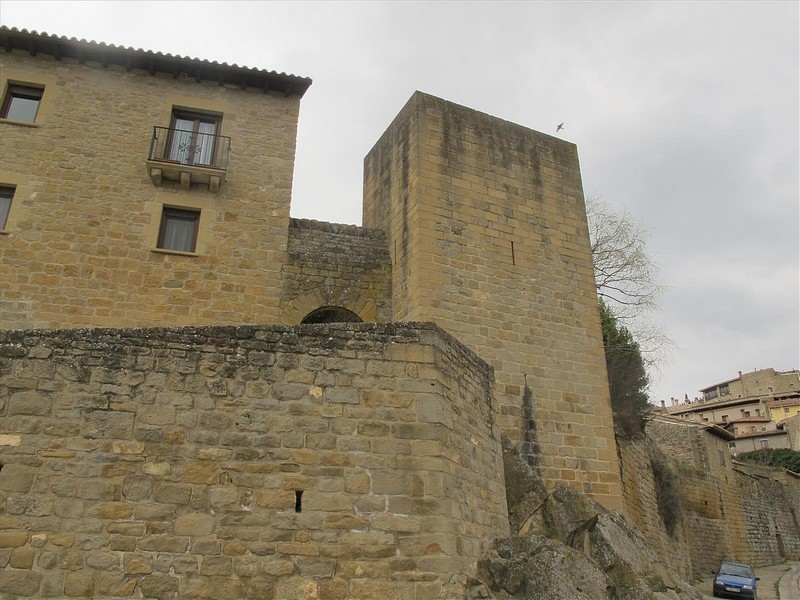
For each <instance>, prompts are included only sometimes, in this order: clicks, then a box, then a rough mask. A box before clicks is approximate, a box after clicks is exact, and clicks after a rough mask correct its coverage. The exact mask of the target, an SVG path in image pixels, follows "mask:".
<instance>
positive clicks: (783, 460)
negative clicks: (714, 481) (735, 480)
mask: <svg viewBox="0 0 800 600" xmlns="http://www.w3.org/2000/svg"><path fill="white" fill-rule="evenodd" d="M736 459H737V460H740V461H741V462H744V463H750V464H754V465H764V466H767V467H776V468H778V469H788V470H789V471H794V472H795V473H800V452H798V451H797V450H789V449H788V448H763V449H761V450H754V451H753V452H743V453H742V454H738V455H737V456H736Z"/></svg>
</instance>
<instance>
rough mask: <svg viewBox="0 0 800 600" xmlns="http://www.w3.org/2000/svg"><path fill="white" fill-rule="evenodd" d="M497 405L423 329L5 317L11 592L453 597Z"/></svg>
mask: <svg viewBox="0 0 800 600" xmlns="http://www.w3.org/2000/svg"><path fill="white" fill-rule="evenodd" d="M492 402H493V372H492V369H491V367H489V366H488V365H487V364H485V363H484V362H483V361H482V360H480V359H479V358H478V357H476V356H475V355H474V354H473V353H472V352H471V351H469V350H467V349H466V348H465V347H464V346H462V345H461V344H460V343H458V342H457V341H455V340H454V339H453V338H452V337H450V336H449V335H448V334H447V333H445V332H444V331H442V330H441V329H439V328H438V327H437V326H435V325H432V324H419V323H412V324H403V325H397V324H359V323H348V324H337V325H304V326H299V327H287V326H271V327H266V326H264V327H261V326H258V327H257V326H240V327H208V328H170V329H114V330H111V329H94V330H36V331H34V330H27V331H4V332H0V416H2V420H0V424H2V434H1V435H0V463H2V465H3V466H2V470H0V528H2V531H1V532H0V541H1V543H0V546H2V547H0V561H2V565H3V570H2V575H1V576H0V593H2V594H4V595H5V596H4V597H9V598H12V597H26V598H45V597H46V598H50V597H96V598H103V597H111V596H113V597H120V596H122V597H146V598H173V597H175V595H176V594H177V595H178V596H179V597H181V598H214V599H216V600H219V599H227V598H230V599H234V598H235V599H241V598H281V599H286V600H296V599H297V598H320V599H323V598H343V597H349V598H363V599H365V600H366V599H369V600H378V599H381V598H386V599H392V600H394V599H403V598H406V599H410V598H415V599H420V598H453V597H460V594H463V590H462V587H461V586H462V585H463V580H464V578H465V574H466V573H469V572H470V571H471V570H472V569H473V568H474V566H475V562H476V561H477V560H478V558H479V557H480V556H481V554H482V553H483V552H484V551H485V550H486V548H487V546H488V544H489V543H490V542H491V541H492V540H493V539H494V538H495V537H498V536H504V535H508V517H507V512H506V501H505V494H504V481H503V467H502V464H503V462H502V452H501V446H500V432H499V428H498V427H497V426H495V424H494V421H493V410H492V406H491V404H492Z"/></svg>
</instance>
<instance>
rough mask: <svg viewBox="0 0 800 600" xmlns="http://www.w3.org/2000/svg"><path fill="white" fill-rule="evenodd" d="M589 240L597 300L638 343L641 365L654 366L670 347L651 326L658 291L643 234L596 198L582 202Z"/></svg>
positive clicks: (655, 268)
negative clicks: (599, 300) (643, 359)
mask: <svg viewBox="0 0 800 600" xmlns="http://www.w3.org/2000/svg"><path fill="white" fill-rule="evenodd" d="M586 216H587V218H588V221H589V241H590V243H591V248H592V259H593V260H594V276H595V282H596V285H597V295H598V297H599V298H600V299H601V300H602V301H603V302H604V303H605V305H606V306H607V307H608V309H609V310H610V311H611V313H612V314H613V315H614V317H615V318H616V319H617V320H618V321H619V323H620V324H621V325H624V327H626V328H627V329H628V330H629V331H630V332H631V334H632V335H633V337H634V338H635V339H636V341H637V342H638V343H639V345H640V347H641V350H642V354H643V356H644V358H645V362H646V363H647V364H648V365H649V366H653V365H655V363H656V362H658V361H659V360H662V359H663V358H665V356H666V349H667V347H668V346H669V345H670V344H671V342H670V340H669V339H668V337H667V336H666V334H665V333H664V332H663V330H662V329H661V328H660V327H659V326H658V325H657V324H655V323H654V321H653V318H652V317H653V316H654V315H653V313H654V312H656V311H657V310H658V304H657V300H658V296H659V295H660V294H661V292H662V291H663V286H662V285H661V284H660V283H659V280H658V265H657V264H656V262H655V261H654V260H653V258H652V256H650V255H649V254H648V252H647V239H648V237H649V234H648V232H647V230H646V229H645V228H644V227H643V226H642V225H641V224H639V223H637V222H635V221H634V220H633V218H632V217H631V216H630V215H629V214H628V213H627V212H622V213H619V212H616V211H614V209H612V208H611V207H610V206H609V204H608V203H607V202H605V201H604V200H603V199H602V198H600V197H598V196H588V197H587V198H586Z"/></svg>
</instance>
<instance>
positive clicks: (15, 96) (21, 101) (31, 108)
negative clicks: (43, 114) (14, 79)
mask: <svg viewBox="0 0 800 600" xmlns="http://www.w3.org/2000/svg"><path fill="white" fill-rule="evenodd" d="M43 92H44V90H43V89H42V88H37V87H30V86H27V85H17V84H9V86H8V90H6V96H5V98H3V109H2V112H0V117H2V118H4V119H11V120H13V121H25V122H27V123H33V122H34V121H35V120H36V113H37V112H38V111H39V104H40V103H41V101H42V93H43Z"/></svg>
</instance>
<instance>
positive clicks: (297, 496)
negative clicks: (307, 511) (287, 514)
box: [294, 490, 303, 513]
mask: <svg viewBox="0 0 800 600" xmlns="http://www.w3.org/2000/svg"><path fill="white" fill-rule="evenodd" d="M294 512H298V513H299V512H303V490H296V491H295V493H294Z"/></svg>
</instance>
